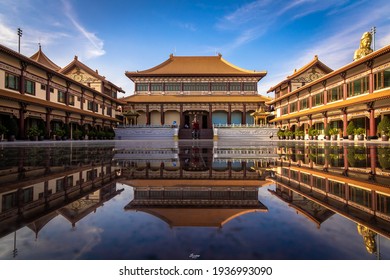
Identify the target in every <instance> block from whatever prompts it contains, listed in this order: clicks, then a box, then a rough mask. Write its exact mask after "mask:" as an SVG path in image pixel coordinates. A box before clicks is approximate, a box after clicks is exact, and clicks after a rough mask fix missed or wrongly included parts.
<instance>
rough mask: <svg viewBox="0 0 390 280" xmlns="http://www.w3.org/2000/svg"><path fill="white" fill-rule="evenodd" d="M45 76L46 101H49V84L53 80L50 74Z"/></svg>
mask: <svg viewBox="0 0 390 280" xmlns="http://www.w3.org/2000/svg"><path fill="white" fill-rule="evenodd" d="M46 76H47V83H46V101H50V82H51V79H52V78H53V74H52V73H46Z"/></svg>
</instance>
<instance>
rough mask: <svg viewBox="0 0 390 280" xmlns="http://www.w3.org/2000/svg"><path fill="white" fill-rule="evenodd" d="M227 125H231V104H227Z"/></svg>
mask: <svg viewBox="0 0 390 280" xmlns="http://www.w3.org/2000/svg"><path fill="white" fill-rule="evenodd" d="M227 122H228V123H227V124H232V104H230V103H229V104H228V119H227Z"/></svg>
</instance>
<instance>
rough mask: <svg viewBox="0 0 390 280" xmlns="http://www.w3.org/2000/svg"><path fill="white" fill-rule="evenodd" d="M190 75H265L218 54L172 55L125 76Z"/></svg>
mask: <svg viewBox="0 0 390 280" xmlns="http://www.w3.org/2000/svg"><path fill="white" fill-rule="evenodd" d="M183 75H185V76H191V75H195V76H197V75H203V76H205V75H207V76H209V75H218V76H252V77H258V78H259V80H260V79H261V78H262V77H264V76H265V75H267V72H266V71H255V70H246V69H242V68H239V67H237V66H235V65H233V64H231V63H229V62H227V61H226V60H225V59H223V58H222V55H220V54H219V55H218V56H174V55H170V57H169V59H167V60H166V61H164V62H163V63H161V64H159V65H157V66H155V67H153V68H150V69H147V70H143V71H134V72H130V71H127V72H126V76H127V77H129V78H130V79H131V78H132V77H142V76H183Z"/></svg>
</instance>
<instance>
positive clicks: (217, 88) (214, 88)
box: [211, 83, 227, 91]
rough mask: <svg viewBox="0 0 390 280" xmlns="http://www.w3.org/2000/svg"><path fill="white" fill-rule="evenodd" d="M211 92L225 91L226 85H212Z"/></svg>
mask: <svg viewBox="0 0 390 280" xmlns="http://www.w3.org/2000/svg"><path fill="white" fill-rule="evenodd" d="M211 90H212V91H227V83H212V84H211Z"/></svg>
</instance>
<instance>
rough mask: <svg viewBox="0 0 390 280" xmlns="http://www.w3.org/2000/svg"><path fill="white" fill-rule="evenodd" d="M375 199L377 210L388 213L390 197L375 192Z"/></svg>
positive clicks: (389, 210)
mask: <svg viewBox="0 0 390 280" xmlns="http://www.w3.org/2000/svg"><path fill="white" fill-rule="evenodd" d="M376 199H377V211H379V212H381V213H384V214H387V215H389V214H390V197H388V196H386V195H384V194H381V193H377V195H376Z"/></svg>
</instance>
